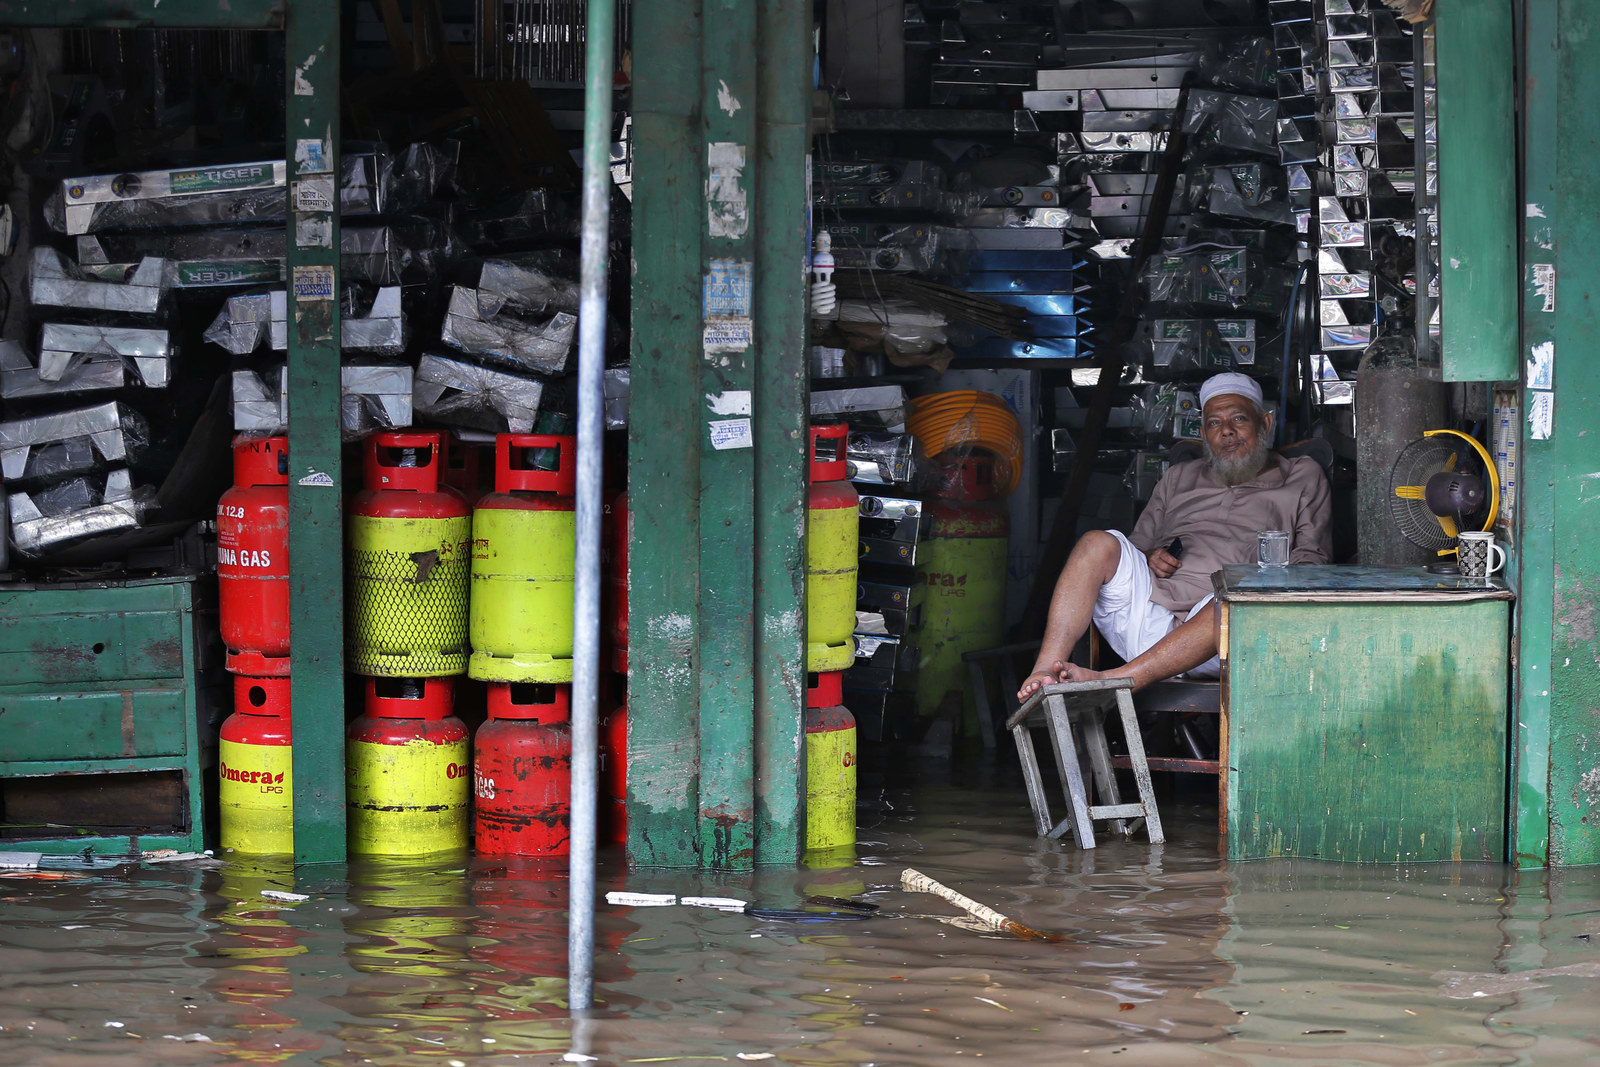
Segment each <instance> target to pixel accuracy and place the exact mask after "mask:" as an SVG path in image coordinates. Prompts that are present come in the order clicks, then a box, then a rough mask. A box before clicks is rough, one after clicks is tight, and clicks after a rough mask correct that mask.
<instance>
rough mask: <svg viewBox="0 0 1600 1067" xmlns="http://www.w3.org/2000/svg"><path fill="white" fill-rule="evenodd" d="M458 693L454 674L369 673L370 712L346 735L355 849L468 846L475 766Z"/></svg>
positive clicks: (406, 851) (405, 851)
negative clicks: (380, 675)
mask: <svg viewBox="0 0 1600 1067" xmlns="http://www.w3.org/2000/svg"><path fill="white" fill-rule="evenodd" d="M454 696H455V679H454V678H368V679H367V701H366V714H365V715H362V716H361V717H360V718H358V719H356V720H355V721H354V722H352V723H351V724H350V729H349V731H348V732H347V733H346V734H345V738H346V740H345V769H346V771H347V773H348V775H349V785H348V789H347V792H346V803H347V804H348V808H349V816H348V818H349V823H348V825H349V838H350V851H351V852H353V853H356V854H358V855H366V856H422V855H427V854H428V853H432V852H448V851H451V850H455V849H464V848H466V846H467V811H468V805H469V804H470V803H471V799H470V795H469V789H468V775H469V774H471V772H472V765H471V757H470V755H469V754H468V734H467V726H466V723H464V722H462V721H461V720H460V719H458V718H456V717H455V715H454V714H452V711H453V707H454Z"/></svg>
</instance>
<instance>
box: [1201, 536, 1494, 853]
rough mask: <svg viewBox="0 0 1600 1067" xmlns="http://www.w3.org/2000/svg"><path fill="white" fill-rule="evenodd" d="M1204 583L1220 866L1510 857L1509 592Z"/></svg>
mask: <svg viewBox="0 0 1600 1067" xmlns="http://www.w3.org/2000/svg"><path fill="white" fill-rule="evenodd" d="M1212 583H1213V585H1214V587H1215V589H1216V594H1217V602H1218V604H1219V611H1218V615H1217V618H1218V626H1219V633H1218V641H1219V650H1220V655H1221V657H1222V662H1223V673H1222V758H1221V762H1222V781H1221V785H1220V788H1221V803H1222V815H1221V824H1222V826H1221V828H1222V833H1223V834H1224V840H1225V850H1226V852H1225V854H1226V855H1227V857H1228V858H1229V859H1259V858H1266V857H1275V856H1300V857H1305V858H1315V859H1325V860H1349V861H1365V862H1382V863H1416V862H1428V861H1439V860H1458V861H1459V860H1467V861H1477V860H1488V861H1493V862H1502V861H1504V860H1505V858H1506V855H1505V851H1506V846H1505V820H1506V815H1505V810H1506V768H1507V751H1506V736H1507V691H1508V677H1507V675H1508V670H1509V647H1510V623H1511V611H1510V608H1511V600H1512V594H1511V593H1510V591H1509V590H1507V589H1506V587H1505V585H1504V583H1502V582H1500V581H1499V580H1498V579H1496V580H1494V583H1493V584H1492V585H1490V586H1487V587H1486V586H1483V585H1481V584H1480V585H1474V586H1467V585H1465V584H1463V583H1461V582H1460V581H1459V580H1458V579H1455V578H1445V577H1441V576H1438V575H1431V574H1428V573H1427V572H1426V571H1424V570H1422V569H1421V568H1415V569H1412V568H1390V567H1383V568H1379V567H1320V566H1302V567H1288V568H1284V569H1269V570H1263V569H1260V568H1257V567H1254V566H1242V567H1239V566H1234V567H1227V568H1224V569H1223V570H1221V571H1218V572H1217V573H1216V574H1215V575H1214V576H1213V578H1212Z"/></svg>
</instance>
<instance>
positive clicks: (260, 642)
mask: <svg viewBox="0 0 1600 1067" xmlns="http://www.w3.org/2000/svg"><path fill="white" fill-rule="evenodd" d="M217 599H218V601H219V603H218V614H219V615H220V616H221V622H222V640H223V643H224V644H226V645H227V648H228V655H227V668H228V670H230V671H232V672H234V673H235V674H248V675H251V676H253V677H282V676H284V675H287V674H288V673H289V439H288V438H287V437H240V438H237V439H236V440H235V441H234V442H233V488H231V489H229V490H228V491H227V492H226V493H223V494H222V499H221V500H219V501H217Z"/></svg>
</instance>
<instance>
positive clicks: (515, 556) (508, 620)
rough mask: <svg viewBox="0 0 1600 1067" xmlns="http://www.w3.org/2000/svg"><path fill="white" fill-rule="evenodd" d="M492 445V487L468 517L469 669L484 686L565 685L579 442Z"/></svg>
mask: <svg viewBox="0 0 1600 1067" xmlns="http://www.w3.org/2000/svg"><path fill="white" fill-rule="evenodd" d="M494 451H495V463H494V492H493V493H491V494H489V495H488V496H486V497H484V498H483V499H482V500H480V501H478V506H477V508H476V509H475V510H474V511H473V514H472V663H471V665H470V666H469V667H468V673H469V674H471V676H472V677H474V678H477V679H479V680H481V681H486V682H547V683H564V682H570V681H572V610H573V608H572V585H573V574H574V570H575V567H576V552H577V543H578V517H577V512H576V504H575V502H574V501H573V497H572V494H573V490H574V489H575V487H576V485H577V472H576V468H575V464H574V461H575V457H576V452H577V439H576V438H573V437H567V436H556V435H551V434H531V433H503V434H501V435H500V436H499V437H497V438H496V439H495V448H494ZM546 458H547V461H546V462H544V463H541V462H540V461H541V459H546Z"/></svg>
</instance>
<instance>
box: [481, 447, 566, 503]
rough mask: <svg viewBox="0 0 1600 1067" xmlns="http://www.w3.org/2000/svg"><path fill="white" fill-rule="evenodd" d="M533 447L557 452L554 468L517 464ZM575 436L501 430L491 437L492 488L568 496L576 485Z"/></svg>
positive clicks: (506, 491) (498, 490)
mask: <svg viewBox="0 0 1600 1067" xmlns="http://www.w3.org/2000/svg"><path fill="white" fill-rule="evenodd" d="M532 448H548V449H552V450H554V451H555V453H556V468H555V470H538V469H535V468H532V467H524V466H519V465H518V464H519V462H520V461H521V460H522V457H523V456H524V454H525V453H526V452H527V450H528V449H532ZM577 461H578V439H577V438H576V437H573V436H570V435H567V434H551V433H503V434H498V435H497V436H496V437H495V439H494V491H495V492H497V493H555V494H557V495H559V496H571V495H572V494H573V493H575V492H577V489H578V462H577Z"/></svg>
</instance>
